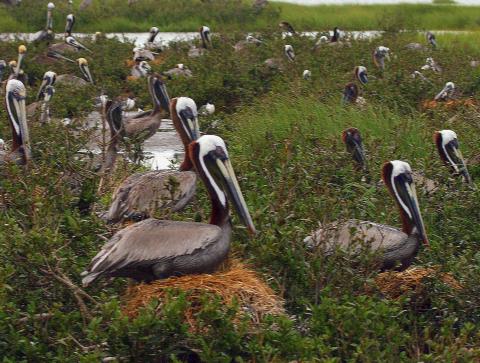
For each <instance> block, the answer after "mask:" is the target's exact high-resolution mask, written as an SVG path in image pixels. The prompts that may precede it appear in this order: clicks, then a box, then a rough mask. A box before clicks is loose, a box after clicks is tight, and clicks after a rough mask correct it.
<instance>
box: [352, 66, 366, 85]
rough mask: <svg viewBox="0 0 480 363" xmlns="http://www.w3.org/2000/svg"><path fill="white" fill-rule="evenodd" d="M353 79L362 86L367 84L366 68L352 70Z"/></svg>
mask: <svg viewBox="0 0 480 363" xmlns="http://www.w3.org/2000/svg"><path fill="white" fill-rule="evenodd" d="M353 72H354V75H355V78H356V79H357V80H358V81H359V82H360V83H361V84H362V85H366V84H367V83H368V75H367V68H366V67H364V66H356V67H355V69H354V71H353Z"/></svg>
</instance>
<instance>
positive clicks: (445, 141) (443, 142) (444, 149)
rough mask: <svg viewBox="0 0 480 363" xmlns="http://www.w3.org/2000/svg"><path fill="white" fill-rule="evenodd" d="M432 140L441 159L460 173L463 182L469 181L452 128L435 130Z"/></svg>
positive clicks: (455, 172) (453, 170) (457, 173)
mask: <svg viewBox="0 0 480 363" xmlns="http://www.w3.org/2000/svg"><path fill="white" fill-rule="evenodd" d="M433 140H434V141H435V145H436V147H437V151H438V154H439V155H440V158H441V159H442V161H443V162H444V163H445V164H446V165H447V166H449V167H450V168H451V169H452V172H453V173H454V174H456V175H461V176H462V177H463V180H464V181H465V183H471V182H472V179H471V178H470V174H469V173H468V169H467V165H466V164H465V160H464V159H463V156H462V153H461V152H460V146H459V144H458V139H457V134H456V133H455V132H454V131H452V130H441V131H435V133H434V134H433Z"/></svg>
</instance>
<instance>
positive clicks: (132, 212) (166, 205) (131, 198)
mask: <svg viewBox="0 0 480 363" xmlns="http://www.w3.org/2000/svg"><path fill="white" fill-rule="evenodd" d="M112 111H113V112H118V111H115V110H110V111H109V112H110V113H111V112H112ZM170 114H171V115H172V121H173V125H174V126H175V129H176V130H177V132H178V134H179V135H180V139H181V140H182V143H183V145H184V147H185V151H186V153H185V158H184V160H183V163H182V164H181V165H180V169H179V171H176V170H156V171H149V172H145V173H136V174H134V175H131V176H129V177H128V178H127V179H126V180H125V181H123V182H122V184H120V186H119V187H118V188H117V189H116V191H115V193H114V194H113V197H112V203H111V205H110V208H109V210H108V212H107V214H106V215H105V219H106V220H107V221H108V222H110V223H115V222H119V221H121V220H124V219H135V220H139V219H145V218H148V217H150V216H152V215H153V212H154V211H155V210H169V211H171V212H176V211H179V210H181V209H183V208H184V207H185V206H186V205H187V204H188V203H189V202H190V200H191V199H192V198H193V195H194V194H195V186H196V180H197V177H196V174H195V172H193V171H190V170H191V169H192V162H191V160H190V158H189V154H188V152H187V148H188V145H189V144H190V143H191V142H192V141H194V140H196V139H198V137H199V136H200V131H199V126H198V114H197V106H196V104H195V102H194V101H193V100H192V99H191V98H188V97H178V98H174V99H172V100H171V101H170ZM109 118H111V119H116V120H118V121H117V125H118V124H119V123H120V122H121V117H119V115H117V116H110V117H109ZM119 121H120V122H119Z"/></svg>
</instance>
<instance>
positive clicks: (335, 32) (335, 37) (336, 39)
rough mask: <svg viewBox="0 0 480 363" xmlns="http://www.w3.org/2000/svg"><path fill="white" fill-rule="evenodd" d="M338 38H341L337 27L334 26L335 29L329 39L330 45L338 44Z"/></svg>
mask: <svg viewBox="0 0 480 363" xmlns="http://www.w3.org/2000/svg"><path fill="white" fill-rule="evenodd" d="M340 37H341V34H340V29H338V26H336V27H335V28H333V36H332V38H331V39H330V42H331V43H335V42H339V41H340Z"/></svg>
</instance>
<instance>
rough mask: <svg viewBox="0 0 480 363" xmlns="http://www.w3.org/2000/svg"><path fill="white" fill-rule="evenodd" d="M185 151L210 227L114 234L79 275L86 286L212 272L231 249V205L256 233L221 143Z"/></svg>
mask: <svg viewBox="0 0 480 363" xmlns="http://www.w3.org/2000/svg"><path fill="white" fill-rule="evenodd" d="M188 152H189V157H190V160H191V161H192V162H193V164H194V166H195V169H196V170H197V172H198V175H199V177H200V179H201V180H202V181H203V183H204V184H205V187H206V188H207V192H208V194H209V196H210V201H211V205H212V212H211V215H210V224H206V223H193V222H177V221H168V220H157V219H153V218H150V219H147V220H144V221H142V222H138V223H135V224H132V225H130V226H128V227H127V228H124V229H122V230H121V231H119V232H117V233H116V234H115V235H114V236H113V237H112V238H111V239H110V241H108V242H107V243H106V244H105V245H104V246H103V248H102V250H101V251H100V252H99V253H98V254H97V255H96V256H95V257H94V258H93V260H92V262H91V264H90V266H89V267H88V269H87V271H85V272H84V273H83V274H82V275H83V279H82V282H83V284H84V285H88V284H90V283H91V282H93V281H95V280H96V279H98V278H100V277H110V276H111V277H130V278H133V279H135V280H137V281H152V280H156V279H163V278H167V277H169V276H179V275H187V274H197V273H208V272H212V271H214V270H215V269H217V268H218V266H220V264H221V263H222V262H223V261H224V260H225V259H226V258H227V255H228V252H229V249H230V240H231V236H232V223H231V220H230V212H229V210H230V209H229V201H230V202H231V203H232V204H233V206H234V207H235V209H236V211H237V213H238V216H239V218H240V220H241V221H242V222H243V223H244V224H245V225H246V226H247V228H248V229H249V231H250V232H251V233H255V227H254V226H253V222H252V218H251V217H250V213H249V212H248V208H247V205H246V203H245V200H244V199H243V195H242V192H241V190H240V186H239V185H238V182H237V179H236V176H235V172H234V171H233V168H232V164H231V162H230V158H229V155H228V151H227V148H226V146H225V142H224V141H223V140H222V139H221V138H220V137H218V136H214V135H205V136H202V137H200V138H199V139H198V140H196V141H193V142H192V143H191V144H190V146H189V148H188Z"/></svg>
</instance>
